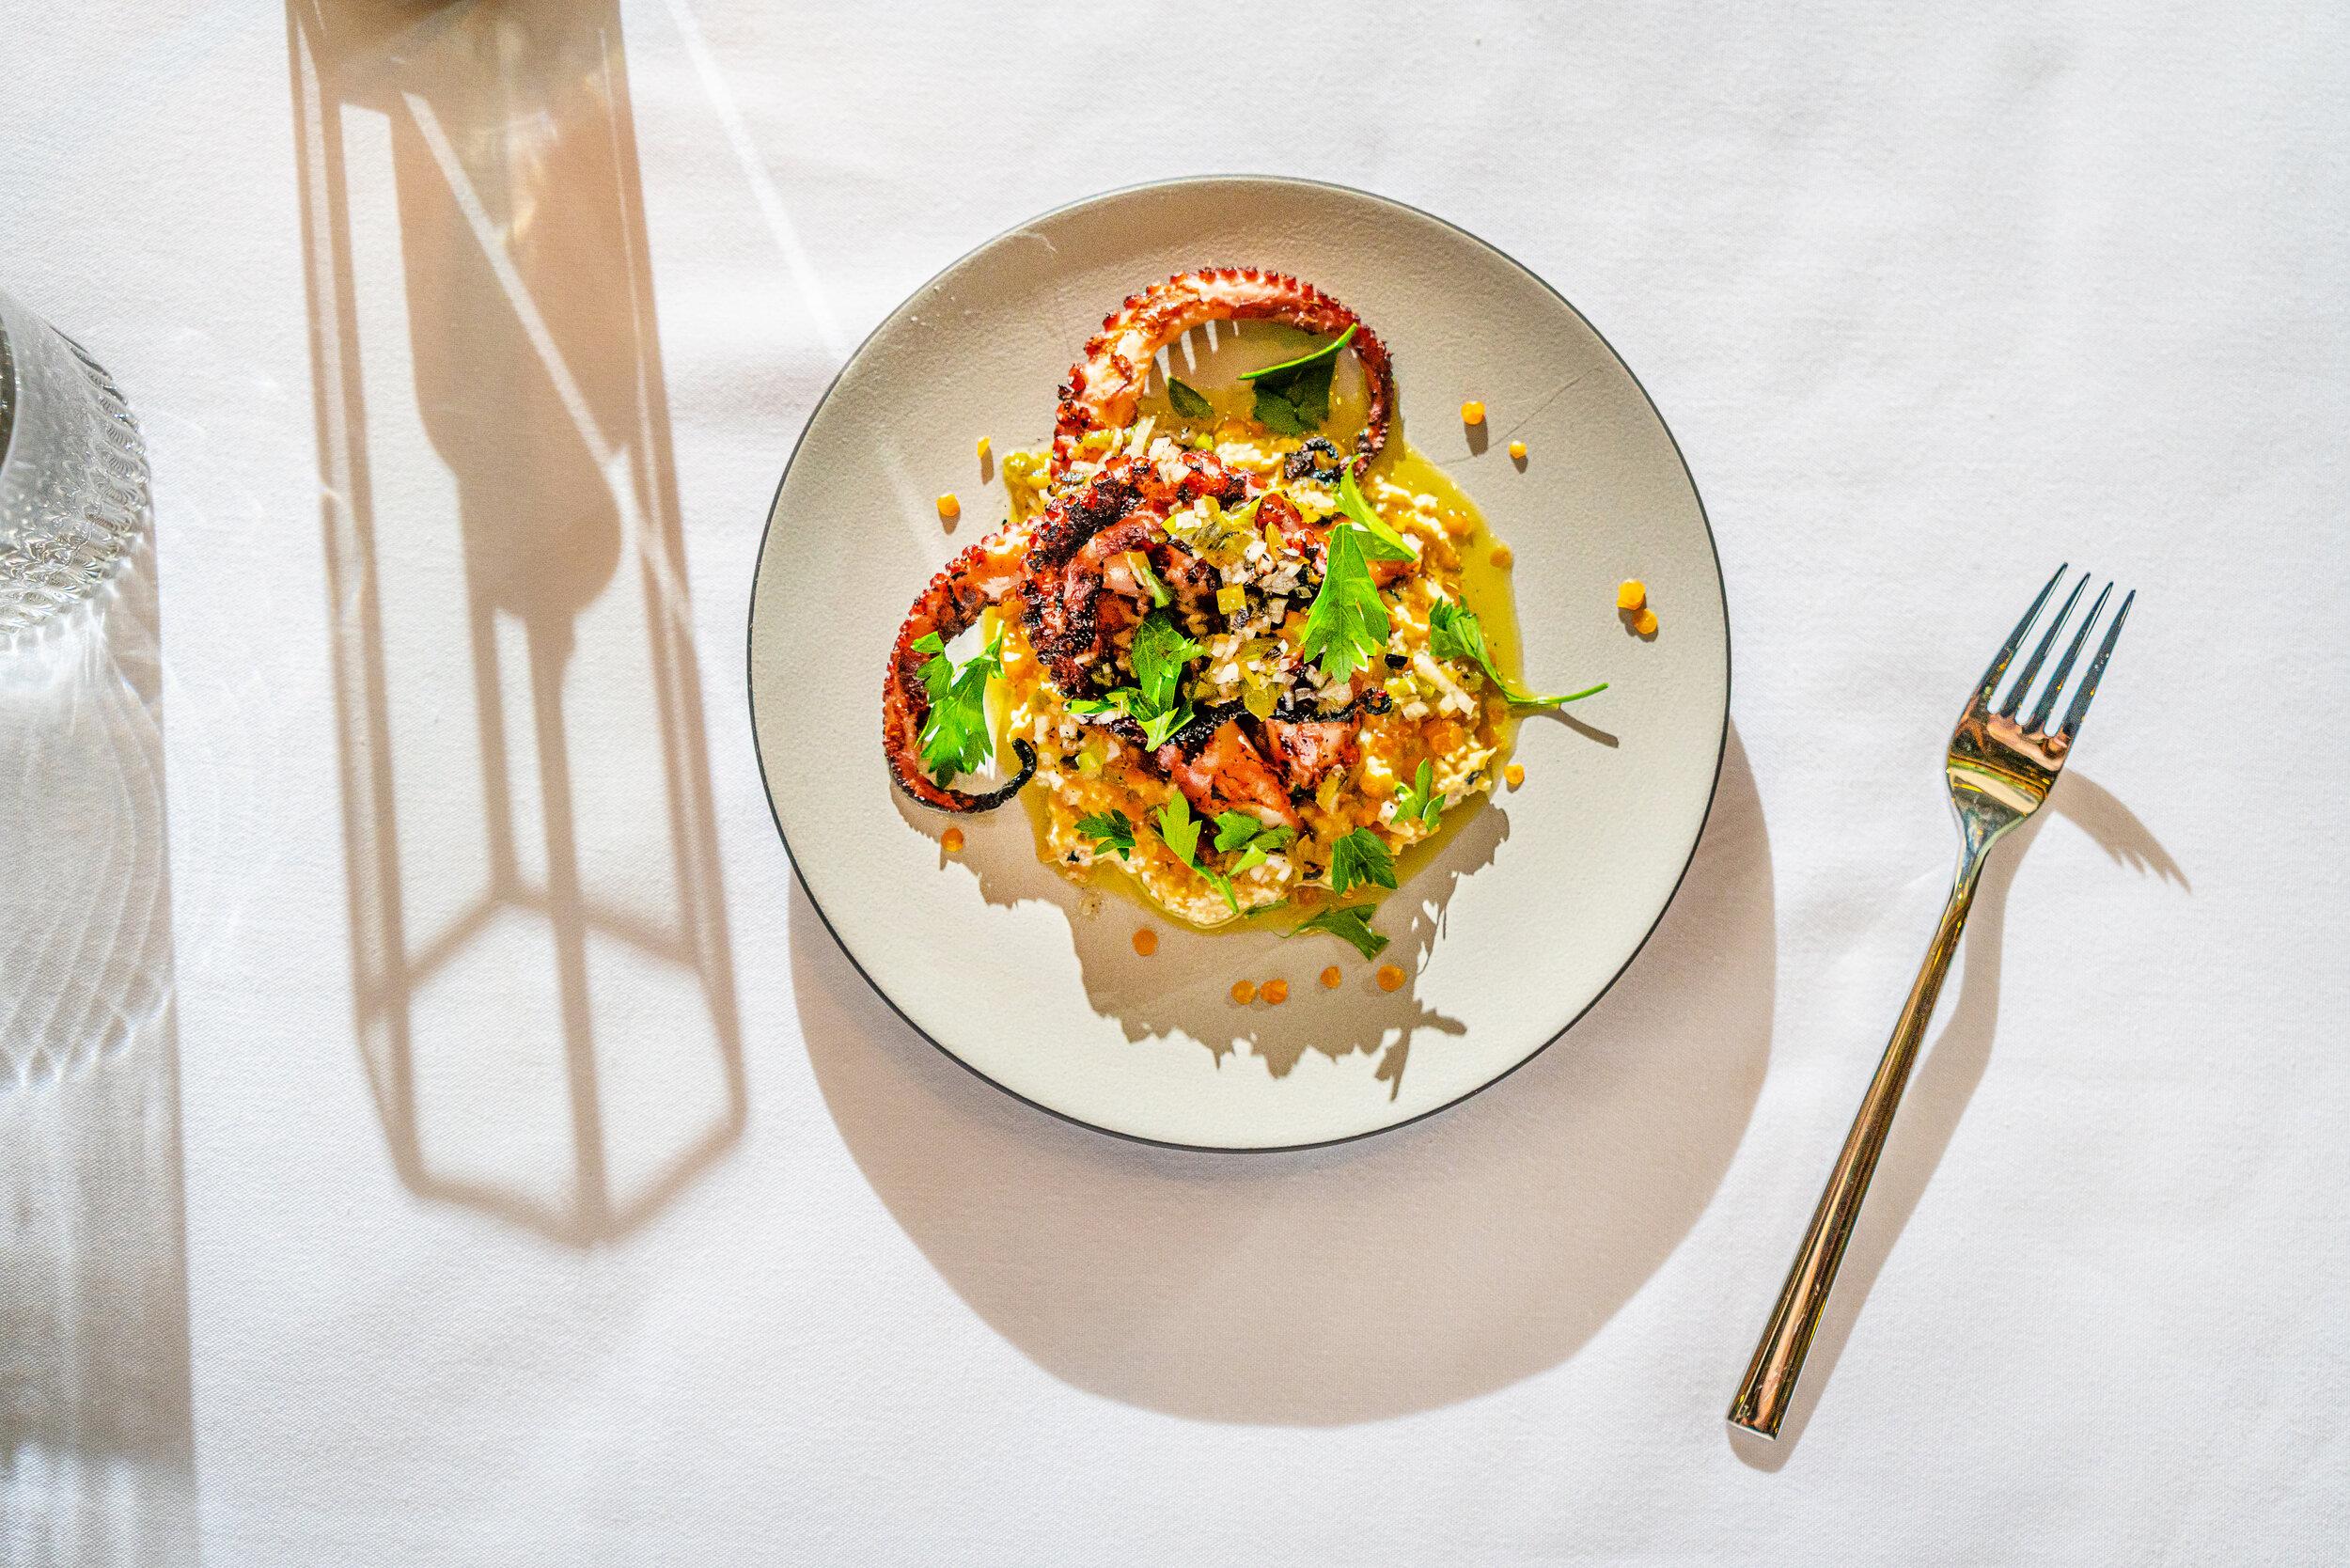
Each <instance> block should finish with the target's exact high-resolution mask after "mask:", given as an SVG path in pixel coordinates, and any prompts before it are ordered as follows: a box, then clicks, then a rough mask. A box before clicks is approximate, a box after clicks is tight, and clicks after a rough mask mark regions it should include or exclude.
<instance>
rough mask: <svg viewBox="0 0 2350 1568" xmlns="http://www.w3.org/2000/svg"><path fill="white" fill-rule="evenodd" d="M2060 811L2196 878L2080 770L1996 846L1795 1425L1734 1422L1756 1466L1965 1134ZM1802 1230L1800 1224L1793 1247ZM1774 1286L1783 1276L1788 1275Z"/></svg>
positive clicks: (1787, 1442)
mask: <svg viewBox="0 0 2350 1568" xmlns="http://www.w3.org/2000/svg"><path fill="white" fill-rule="evenodd" d="M2049 813H2053V814H2055V815H2057V816H2060V817H2064V818H2066V819H2068V820H2070V821H2071V822H2073V823H2075V824H2076V825H2077V826H2079V827H2080V828H2081V829H2082V830H2083V831H2084V832H2086V833H2087V834H2088V835H2089V836H2090V838H2091V839H2092V840H2094V841H2095V842H2096V844H2097V845H2098V847H2099V848H2101V849H2103V850H2104V851H2105V852H2106V853H2107V855H2111V856H2113V858H2114V859H2115V861H2117V862H2118V863H2120V864H2122V865H2124V866H2128V867H2131V868H2132V869H2134V870H2142V871H2146V872H2149V873H2151V874H2153V875H2154V876H2156V877H2158V878H2160V879H2161V880H2163V881H2166V882H2172V883H2176V884H2177V885H2178V886H2180V887H2181V888H2182V889H2186V888H2188V886H2189V885H2188V882H2187V879H2186V872H2185V871H2184V870H2181V869H2180V868H2179V864H2178V862H2177V861H2175V860H2173V859H2172V858H2171V857H2170V852H2169V851H2167V850H2165V849H2164V848H2163V847H2162V845H2161V844H2160V843H2159V842H2157V841H2156V840H2155V839H2154V835H2153V833H2151V832H2150V831H2148V829H2147V827H2146V824H2145V823H2141V822H2140V821H2139V819H2138V817H2137V815H2136V814H2135V813H2133V812H2132V811H2131V810H2130V809H2129V808H2128V807H2126V806H2124V805H2123V804H2122V802H2121V801H2120V800H2119V799H2117V798H2116V797H2115V796H2114V795H2113V794H2112V793H2111V792H2109V791H2107V790H2106V789H2104V788H2103V787H2102V786H2100V785H2098V784H2096V783H2094V782H2093V781H2092V780H2091V779H2089V778H2087V777H2084V776H2080V775H2077V774H2072V773H2067V774H2066V775H2065V776H2063V778H2062V779H2061V780H2060V781H2059V783H2058V784H2057V787H2056V789H2055V791H2054V792H2051V793H2050V795H2049V796H2048V811H2047V812H2043V813H2041V814H2040V815H2037V816H2035V817H2033V818H2032V819H2031V820H2030V821H2029V822H2027V823H2025V824H2024V825H2023V826H2022V827H2019V828H2017V829H2016V830H2015V833H2014V834H2013V838H2012V839H2010V841H2009V842H2008V843H2007V844H2006V845H2004V846H2003V847H2002V848H2000V849H1999V850H1998V851H1996V852H1994V854H1993V855H1992V858H1991V861H1990V864H1989V865H1987V866H1986V867H1985V868H1984V869H1983V872H1982V885H1981V886H1980V887H1979V888H1978V889H1977V891H1976V895H1975V902H1974V907H1973V910H1972V911H1971V913H1970V914H1969V916H1968V917H1967V921H1966V938H1965V949H1964V951H1965V962H1964V967H1963V969H1962V972H1961V975H1960V978H1959V989H1958V997H1957V1001H1956V1002H1955V1004H1954V1005H1953V1006H1952V1007H1951V1014H1950V1019H1949V1021H1948V1022H1947V1023H1945V1024H1944V1025H1943V1027H1942V1032H1941V1033H1940V1034H1939V1035H1937V1036H1935V1041H1934V1044H1933V1046H1932V1048H1931V1049H1930V1050H1928V1052H1927V1053H1926V1055H1925V1058H1924V1059H1923V1060H1921V1061H1920V1062H1919V1065H1918V1068H1917V1072H1916V1075H1915V1077H1913V1078H1912V1079H1911V1081H1910V1085H1909V1088H1908V1090H1906V1091H1905V1092H1904V1095H1903V1097H1902V1110H1901V1116H1900V1119H1899V1120H1898V1121H1896V1122H1895V1123H1894V1128H1893V1133H1892V1136H1891V1137H1890V1138H1888V1140H1887V1143H1886V1146H1885V1152H1884V1155H1883V1156H1882V1163H1880V1164H1879V1165H1878V1167H1877V1170H1876V1175H1875V1177H1874V1178H1873V1179H1872V1181H1871V1183H1870V1186H1869V1201H1868V1205H1867V1206H1866V1207H1865V1208H1863V1209H1862V1210H1861V1212H1860V1219H1859V1222H1858V1224H1857V1226H1856V1227H1855V1228H1854V1231H1853V1235H1852V1242H1851V1247H1850V1250H1849V1251H1847V1252H1846V1254H1845V1256H1844V1262H1843V1265H1842V1267H1841V1269H1840V1270H1839V1271H1838V1274H1837V1278H1836V1289H1835V1291H1834V1292H1833V1293H1832V1294H1830V1295H1829V1297H1828V1303H1827V1307H1826V1309H1825V1311H1824V1312H1823V1313H1822V1315H1821V1318H1820V1327H1819V1332H1818V1336H1817V1338H1815V1339H1814V1340H1813V1341H1812V1345H1811V1351H1810V1356H1809V1358H1808V1359H1807V1361H1806V1362H1805V1367H1804V1377H1803V1380H1802V1382H1801V1383H1799V1384H1798V1385H1797V1386H1796V1389H1795V1397H1794V1403H1792V1404H1791V1405H1790V1406H1789V1409H1788V1412H1787V1425H1786V1427H1785V1428H1784V1429H1783V1430H1782V1431H1781V1432H1780V1434H1779V1436H1778V1440H1777V1441H1776V1442H1773V1441H1771V1440H1769V1439H1767V1438H1763V1437H1759V1436H1756V1435H1754V1434H1752V1433H1748V1432H1745V1431H1742V1430H1740V1429H1739V1428H1736V1427H1726V1428H1725V1431H1727V1432H1728V1434H1729V1441H1730V1446H1731V1450H1733V1451H1734V1452H1735V1453H1736V1454H1737V1455H1738V1457H1739V1459H1740V1460H1742V1461H1743V1462H1744V1463H1746V1464H1747V1465H1748V1466H1752V1467H1754V1468H1755V1469H1758V1470H1768V1471H1777V1470H1778V1469H1780V1468H1782V1467H1783V1466H1785V1465H1786V1464H1787V1461H1788V1460H1789V1459H1790V1458H1792V1457H1793V1456H1794V1451H1795V1448H1796V1446H1797V1445H1798V1444H1800V1443H1801V1442H1802V1441H1803V1435H1804V1430H1805V1428H1806V1427H1808V1426H1809V1425H1810V1420H1811V1412H1812V1410H1813V1409H1814V1408H1815V1407H1817V1405H1818V1404H1819V1402H1820V1400H1821V1398H1822V1396H1823V1394H1824V1393H1825V1389H1826V1388H1827V1385H1828V1383H1829V1381H1830V1380H1831V1379H1832V1378H1833V1377H1834V1375H1835V1372H1836V1368H1837V1365H1838V1363H1839V1362H1840V1361H1841V1359H1842V1357H1843V1354H1844V1346H1845V1343H1846V1341H1849V1340H1850V1338H1851V1336H1852V1330H1853V1325H1854V1324H1855V1323H1857V1321H1858V1319H1859V1316H1860V1312H1861V1309H1862V1308H1863V1306H1864V1305H1865V1304H1866V1303H1867V1301H1868V1298H1869V1293H1870V1291H1871V1290H1872V1288H1873V1287H1874V1286H1875V1284H1876V1281H1877V1277H1878V1276H1879V1274H1881V1273H1882V1272H1883V1270H1884V1268H1885V1264H1886V1261H1887V1260H1888V1259H1889V1258H1890V1257H1891V1256H1892V1254H1893V1248H1894V1247H1896V1246H1898V1245H1899V1244H1900V1241H1901V1237H1902V1232H1903V1231H1904V1230H1905V1229H1907V1227H1908V1224H1909V1216H1910V1215H1912V1214H1913V1213H1915V1212H1916V1210H1917V1207H1918V1204H1919V1200H1922V1199H1923V1198H1924V1197H1925V1192H1926V1187H1927V1184H1929V1183H1931V1182H1932V1181H1933V1180H1934V1173H1935V1169H1936V1168H1938V1167H1939V1166H1940V1165H1941V1163H1942V1156H1943V1155H1944V1154H1945V1153H1946V1152H1949V1149H1950V1146H1951V1138H1952V1137H1955V1136H1956V1134H1957V1132H1958V1123H1959V1121H1960V1119H1961V1118H1962V1117H1964V1116H1965V1115H1966V1105H1967V1102H1968V1101H1970V1100H1972V1099H1973V1098H1974V1093H1975V1090H1976V1089H1977V1087H1978V1086H1980V1085H1981V1084H1982V1076H1983V1073H1984V1071H1985V1070H1986V1069H1987V1068H1988V1067H1989V1066H1990V1064H1991V1046H1992V1042H1993V1039H1994V1037H1995V1036H1996V1034H1997V1032H1998V1018H1999V974H2000V969H2001V966H2002V963H2003V957H2002V954H2003V949H2004V946H2005V937H2006V928H2007V896H2008V889H2009V887H2010V886H2012V885H2013V882H2014V879H2015V868H2016V867H2017V866H2018V865H2020V864H2021V863H2022V861H2023V858H2024V856H2025V855H2027V854H2029V852H2030V850H2031V846H2032V845H2033V844H2034V843H2035V842H2037V841H2038V839H2039V837H2040V834H2041V832H2042V830H2043V829H2044V828H2045V826H2046V823H2047V819H2048V815H2049ZM1789 1245H1790V1246H1791V1247H1792V1246H1793V1245H1794V1236H1793V1235H1792V1234H1791V1235H1790V1237H1789ZM1772 1284H1773V1285H1774V1286H1776V1284H1777V1281H1776V1280H1774V1281H1772Z"/></svg>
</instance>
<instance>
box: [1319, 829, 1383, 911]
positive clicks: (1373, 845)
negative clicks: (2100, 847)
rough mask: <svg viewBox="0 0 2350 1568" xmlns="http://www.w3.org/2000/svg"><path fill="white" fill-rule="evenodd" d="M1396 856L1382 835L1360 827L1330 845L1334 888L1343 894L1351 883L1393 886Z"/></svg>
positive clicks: (1357, 885) (1356, 884)
mask: <svg viewBox="0 0 2350 1568" xmlns="http://www.w3.org/2000/svg"><path fill="white" fill-rule="evenodd" d="M1393 886H1395V856H1394V855H1389V854H1388V853H1387V845H1386V844H1384V843H1382V842H1380V840H1379V836H1378V835H1377V834H1375V833H1373V832H1371V829H1369V828H1367V827H1358V828H1356V829H1355V831H1354V832H1352V833H1350V834H1348V835H1347V836H1346V837H1345V838H1343V839H1340V840H1339V841H1338V842H1337V843H1335V844H1333V845H1331V846H1330V891H1331V892H1333V893H1336V894H1339V895H1340V896H1341V897H1343V896H1344V895H1345V893H1346V891H1347V889H1349V888H1351V887H1393Z"/></svg>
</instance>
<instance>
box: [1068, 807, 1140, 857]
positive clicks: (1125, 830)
mask: <svg viewBox="0 0 2350 1568" xmlns="http://www.w3.org/2000/svg"><path fill="white" fill-rule="evenodd" d="M1077 831H1078V832H1080V833H1082V834H1084V835H1085V836H1086V837H1087V838H1089V839H1092V840H1093V845H1094V848H1096V849H1097V850H1100V849H1114V850H1116V851H1117V852H1118V858H1120V860H1131V859H1132V858H1134V855H1133V851H1134V847H1135V824H1134V822H1133V821H1132V819H1130V818H1129V817H1128V816H1127V815H1126V813H1125V812H1123V811H1097V812H1095V813H1094V814H1093V815H1092V816H1090V817H1079V818H1078V819H1077Z"/></svg>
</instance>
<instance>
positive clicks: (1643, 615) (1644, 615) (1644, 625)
mask: <svg viewBox="0 0 2350 1568" xmlns="http://www.w3.org/2000/svg"><path fill="white" fill-rule="evenodd" d="M1632 629H1633V630H1634V631H1636V632H1637V633H1639V634H1640V635H1642V636H1644V637H1653V636H1654V635H1656V612H1655V611H1654V610H1642V611H1641V612H1640V613H1639V614H1638V615H1636V616H1634V617H1633V618H1632Z"/></svg>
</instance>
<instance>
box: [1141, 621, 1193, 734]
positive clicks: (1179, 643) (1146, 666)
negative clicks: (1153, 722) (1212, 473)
mask: <svg viewBox="0 0 2350 1568" xmlns="http://www.w3.org/2000/svg"><path fill="white" fill-rule="evenodd" d="M1206 651H1207V650H1206V649H1204V648H1202V647H1200V646H1199V644H1198V643H1196V642H1194V641H1192V640H1191V639H1190V638H1189V637H1187V636H1185V635H1183V633H1181V632H1179V631H1177V630H1176V629H1175V623H1174V622H1173V621H1172V620H1169V619H1167V616H1166V614H1165V613H1164V612H1162V611H1158V610H1153V611H1152V612H1151V614H1149V615H1147V616H1145V617H1143V619H1142V624H1141V625H1139V626H1137V627H1136V628H1135V641H1134V646H1133V648H1131V649H1130V650H1128V651H1127V655H1126V656H1127V659H1128V661H1129V662H1130V663H1131V664H1133V666H1135V684H1136V686H1138V687H1140V688H1141V690H1142V705H1143V707H1144V708H1145V709H1146V710H1148V711H1149V712H1150V713H1153V714H1157V713H1165V712H1167V710H1168V709H1169V708H1171V707H1173V706H1174V705H1175V689H1176V687H1177V686H1178V685H1180V684H1181V683H1182V682H1183V666H1184V665H1185V664H1187V663H1189V662H1190V661H1191V660H1193V659H1196V658H1198V657H1199V655H1200V654H1202V653H1204V652H1206ZM1128 712H1129V713H1132V712H1133V710H1132V709H1129V710H1128ZM1135 716H1136V718H1137V719H1140V718H1141V717H1142V716H1143V715H1142V714H1140V713H1136V714H1135Z"/></svg>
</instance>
